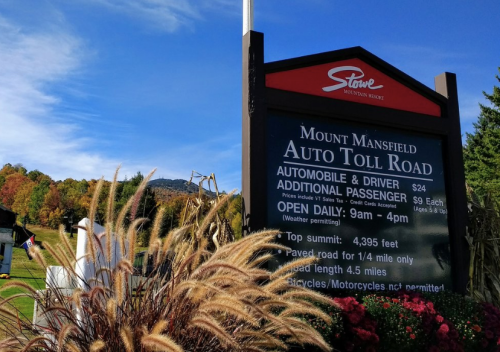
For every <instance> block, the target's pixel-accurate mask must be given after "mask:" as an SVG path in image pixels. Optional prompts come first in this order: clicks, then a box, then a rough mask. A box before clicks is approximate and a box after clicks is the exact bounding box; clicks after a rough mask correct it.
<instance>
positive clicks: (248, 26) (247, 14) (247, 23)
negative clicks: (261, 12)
mask: <svg viewBox="0 0 500 352" xmlns="http://www.w3.org/2000/svg"><path fill="white" fill-rule="evenodd" d="M248 31H253V0H243V35H245V34H247V32H248Z"/></svg>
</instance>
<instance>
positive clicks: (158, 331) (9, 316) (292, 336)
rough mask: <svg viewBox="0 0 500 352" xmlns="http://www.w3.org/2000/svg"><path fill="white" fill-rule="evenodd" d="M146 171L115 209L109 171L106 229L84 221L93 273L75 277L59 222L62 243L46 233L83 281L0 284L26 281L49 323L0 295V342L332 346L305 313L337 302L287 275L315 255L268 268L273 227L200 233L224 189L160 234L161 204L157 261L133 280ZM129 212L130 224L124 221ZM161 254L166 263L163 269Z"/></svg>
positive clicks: (196, 347) (195, 347) (34, 251)
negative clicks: (222, 240) (213, 236)
mask: <svg viewBox="0 0 500 352" xmlns="http://www.w3.org/2000/svg"><path fill="white" fill-rule="evenodd" d="M150 177H151V175H149V176H148V177H146V178H145V179H144V180H143V182H142V183H141V185H140V187H139V188H138V190H137V192H136V194H135V195H134V196H133V197H131V198H130V200H129V201H128V202H127V204H126V205H125V206H124V207H123V209H122V210H121V212H120V214H118V216H117V217H116V218H114V217H113V214H114V193H115V190H116V184H117V181H116V178H117V177H116V175H115V180H114V182H113V184H112V186H111V190H110V195H109V199H108V204H107V215H106V224H105V229H106V230H105V232H104V233H94V228H93V223H92V221H90V222H89V224H88V225H87V227H86V231H87V235H88V236H89V242H88V243H89V246H88V249H87V254H86V260H87V262H88V263H94V264H95V265H96V277H95V278H92V279H90V280H88V279H85V278H83V277H78V274H77V273H76V272H75V269H74V265H75V262H76V261H77V260H78V258H76V255H75V253H74V251H73V249H72V248H71V246H70V244H69V242H68V240H67V238H66V236H65V234H64V231H63V230H61V231H60V237H61V243H60V244H58V245H57V246H56V247H55V248H53V247H52V246H50V244H47V243H44V247H45V248H46V249H47V250H48V251H49V252H50V253H51V254H52V256H53V257H54V258H55V259H56V260H57V261H58V262H59V264H60V265H61V266H63V267H64V268H65V269H66V270H67V271H68V272H70V273H72V275H73V276H75V277H77V278H78V279H79V280H81V282H82V286H81V288H77V289H75V290H74V291H73V292H72V294H67V293H66V291H65V290H63V289H59V288H57V287H50V288H49V289H48V290H46V293H45V294H41V293H40V292H37V291H35V290H34V289H33V288H31V287H30V286H28V285H26V284H24V283H22V282H19V281H17V282H10V283H8V284H7V285H5V286H4V288H8V287H13V286H15V287H18V288H22V289H23V290H25V292H26V293H25V294H23V295H25V296H30V297H33V298H34V299H35V300H36V301H37V304H38V305H39V307H40V309H41V310H42V312H43V315H44V317H45V319H46V323H45V324H41V325H32V324H31V323H29V322H25V321H22V320H20V319H19V318H18V315H17V313H16V312H15V311H12V310H11V309H10V308H9V304H10V301H11V300H12V299H15V297H14V298H9V299H5V300H2V301H1V303H0V314H1V315H2V317H1V319H2V325H0V329H1V330H3V331H4V333H5V334H6V335H7V338H6V339H5V340H3V341H2V342H0V350H1V351H4V350H5V351H7V350H8V351H14V350H21V349H22V350H23V351H29V350H43V351H93V352H94V351H127V352H129V351H147V350H161V351H176V352H177V351H184V350H185V351H267V350H285V349H287V348H288V347H289V346H290V345H291V344H298V345H301V346H304V345H305V344H310V345H314V346H317V347H319V348H321V349H322V350H323V351H329V350H330V348H329V346H328V345H327V344H326V343H325V341H324V339H323V338H322V336H321V335H320V334H319V333H318V332H317V331H316V330H315V329H314V328H313V327H312V326H311V325H310V324H309V323H308V322H307V320H305V319H304V318H303V317H304V316H306V315H307V316H309V317H314V319H321V320H323V321H324V322H325V323H330V321H331V318H330V316H329V315H327V314H325V313H324V312H323V311H322V310H321V309H319V308H317V307H316V306H315V305H314V304H313V303H314V302H321V303H323V304H333V303H332V302H331V300H329V299H327V298H325V297H324V296H322V295H320V294H318V293H315V292H313V291H310V290H308V289H305V288H302V287H295V286H291V285H290V284H289V281H288V279H289V278H291V277H292V276H293V275H294V273H293V269H295V268H297V267H300V266H303V265H308V264H310V263H311V262H313V261H314V259H313V258H305V259H301V260H297V261H294V262H291V263H289V264H287V265H285V266H283V267H282V268H280V269H278V270H277V271H275V272H269V271H268V270H266V269H265V266H264V264H265V263H266V262H267V260H268V259H270V258H271V254H270V253H269V251H270V250H272V249H283V247H282V246H281V245H278V244H275V243H273V240H274V238H275V236H276V235H277V234H278V232H277V231H263V232H259V233H254V234H252V235H250V236H247V237H245V238H243V239H242V240H240V241H237V242H231V243H227V244H225V245H221V246H220V247H219V248H218V249H216V250H214V251H212V250H209V248H212V247H213V246H212V245H211V243H210V238H209V237H206V236H205V235H204V234H206V230H207V229H209V228H210V227H211V226H212V224H213V222H212V218H213V217H214V216H215V214H216V213H217V210H218V207H220V206H221V204H223V203H224V202H225V201H227V198H228V197H229V195H228V196H225V198H224V197H222V198H221V199H220V200H219V201H218V202H216V203H214V205H213V209H212V210H211V211H210V213H209V214H208V215H206V216H205V217H204V219H203V220H202V221H200V222H199V223H197V224H196V226H194V225H192V224H191V225H188V226H184V227H181V228H178V229H175V230H173V231H171V232H170V233H169V234H168V235H167V236H166V237H165V238H164V239H162V238H161V237H160V228H161V223H162V216H163V215H164V212H163V211H159V212H158V214H157V217H156V218H155V220H154V224H153V229H152V231H151V237H150V240H149V247H148V254H149V255H150V256H152V258H153V263H154V267H153V270H152V271H151V273H150V274H149V276H148V277H146V278H141V279H140V280H139V283H138V286H137V288H136V289H133V287H132V276H133V275H132V274H133V273H134V270H133V267H132V263H133V260H134V255H135V243H136V238H137V231H138V230H137V229H138V228H139V226H140V224H141V223H143V222H144V221H145V219H140V218H135V214H136V211H135V210H136V208H137V204H138V202H139V200H140V198H141V194H142V192H143V190H144V188H145V185H146V183H147V181H148V180H149V178H150ZM101 184H102V181H101V182H100V183H99V185H98V186H97V187H96V191H95V194H94V197H93V200H92V204H91V207H90V212H89V218H90V219H93V218H94V216H95V211H96V209H97V206H98V199H99V191H100V188H101ZM126 214H129V219H128V222H127V223H129V224H130V225H128V226H125V225H124V223H125V222H124V219H125V215H126ZM193 229H195V231H193ZM186 234H190V236H186ZM186 238H187V239H186ZM179 239H184V240H179ZM114 242H117V243H119V248H120V249H119V251H118V253H123V255H122V256H119V258H117V264H116V266H112V265H111V263H112V262H113V256H114V255H116V254H115V251H114V250H112V249H113V246H112V244H113V243H114ZM30 253H31V255H32V256H33V258H34V259H35V260H36V261H37V262H38V263H39V264H40V265H41V266H42V267H46V266H47V265H46V262H45V259H44V257H43V255H42V252H41V251H40V248H38V247H32V248H31V250H30ZM144 263H147V260H145V261H144ZM165 263H168V264H169V267H170V270H161V268H162V265H163V266H164V265H165Z"/></svg>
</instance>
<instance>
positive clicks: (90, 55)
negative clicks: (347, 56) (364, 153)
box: [0, 0, 500, 191]
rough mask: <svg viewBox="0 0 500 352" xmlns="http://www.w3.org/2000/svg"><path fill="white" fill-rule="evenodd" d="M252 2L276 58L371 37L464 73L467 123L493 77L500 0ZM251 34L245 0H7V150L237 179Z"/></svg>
mask: <svg viewBox="0 0 500 352" xmlns="http://www.w3.org/2000/svg"><path fill="white" fill-rule="evenodd" d="M254 3H255V14H254V17H255V30H256V31H259V32H263V33H264V37H265V60H266V62H269V61H276V60H281V59H287V58H292V57H296V56H303V55H309V54H315V53H320V52H325V51H331V50H336V49H342V48H347V47H353V46H362V47H364V48H365V49H367V50H368V51H370V52H372V53H373V54H374V55H376V56H378V57H380V58H381V59H383V60H385V61H387V62H388V63H390V64H392V65H394V66H396V67H397V68H399V69H400V70H402V71H403V72H405V73H407V74H408V75H410V76H412V77H414V78H415V79H417V80H418V81H420V82H422V83H423V84H425V85H427V86H429V87H431V88H434V77H435V76H437V75H439V74H440V73H442V72H445V71H447V72H453V73H456V74H457V80H458V90H459V99H460V111H461V121H462V133H465V132H471V131H472V123H473V122H474V121H476V119H477V116H478V114H479V107H478V104H479V103H480V102H481V103H486V102H485V100H484V98H483V95H482V91H486V92H489V93H490V92H491V91H492V87H493V85H495V84H497V81H496V79H495V75H496V74H498V70H497V68H498V67H499V66H500V40H499V37H498V35H499V34H500V1H498V0H481V1H466V0H434V1H415V0H412V1H407V0H397V1H396V0H385V1H366V0H363V1H362V0H350V1H338V0H307V1H305V0H302V1H298V0H286V1H284V0H255V1H254ZM241 37H242V0H71V1H67V0H0V164H1V165H3V164H5V163H8V162H9V163H12V164H16V163H22V164H23V165H24V166H25V167H26V168H27V169H28V170H34V169H38V170H40V171H42V172H44V173H46V174H48V175H50V176H52V178H54V179H55V180H58V179H65V178H68V177H71V178H74V179H82V178H85V179H92V178H99V177H101V176H104V177H105V178H107V179H111V178H112V174H113V172H114V170H115V169H116V167H117V166H118V165H120V164H121V165H122V171H121V176H122V178H123V177H125V176H127V177H131V176H133V175H135V174H136V172H137V171H141V172H142V173H144V174H147V173H148V172H149V171H150V170H152V169H153V168H158V169H157V172H156V174H155V176H154V178H159V177H164V178H184V179H188V178H189V176H190V174H191V170H196V171H198V172H200V173H202V174H210V173H211V172H213V173H215V175H216V177H217V181H218V184H219V188H220V189H224V190H226V191H229V190H232V189H234V188H238V189H240V188H241V181H240V180H241V171H240V170H241ZM1 165H0V166H1Z"/></svg>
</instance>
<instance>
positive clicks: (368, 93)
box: [266, 59, 441, 117]
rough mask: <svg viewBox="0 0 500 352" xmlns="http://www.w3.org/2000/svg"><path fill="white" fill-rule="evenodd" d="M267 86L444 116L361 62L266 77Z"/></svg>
mask: <svg viewBox="0 0 500 352" xmlns="http://www.w3.org/2000/svg"><path fill="white" fill-rule="evenodd" d="M266 86H267V87H269V88H276V89H281V90H286V91H292V92H297V93H304V94H311V95H318V96H322V97H327V98H332V99H340V100H347V101H352V102H355V103H362V104H369V105H375V106H381V107H384V108H391V109H397V110H404V111H411V112H416V113H419V114H426V115H431V116H437V117H440V116H441V108H440V107H439V105H438V104H436V103H434V102H433V101H431V100H429V99H427V98H425V97H424V96H422V95H420V94H418V93H417V92H415V91H413V90H412V89H410V88H408V87H407V86H405V85H403V84H401V83H399V82H398V81H396V80H394V79H392V78H391V77H389V76H387V75H386V74H384V73H382V72H380V71H378V70H376V69H375V68H373V67H372V66H370V65H368V64H367V63H365V62H363V61H362V60H360V59H350V60H343V61H337V62H333V63H327V64H322V65H316V66H310V67H304V68H299V69H293V70H288V71H281V72H275V73H269V74H267V75H266Z"/></svg>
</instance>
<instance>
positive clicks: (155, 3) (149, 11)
mask: <svg viewBox="0 0 500 352" xmlns="http://www.w3.org/2000/svg"><path fill="white" fill-rule="evenodd" d="M93 2H94V3H95V4H98V5H101V6H105V7H106V8H108V9H110V10H111V11H114V12H117V13H121V14H125V15H126V16H128V17H130V18H133V19H137V20H139V21H141V22H142V23H145V24H146V25H147V26H148V27H152V28H155V29H157V30H160V31H166V32H173V31H175V30H177V29H178V28H179V27H181V26H187V25H189V24H190V23H191V21H192V20H194V19H199V18H200V14H199V12H198V10H197V8H196V7H195V6H193V5H191V3H190V2H189V1H187V0H93Z"/></svg>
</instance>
